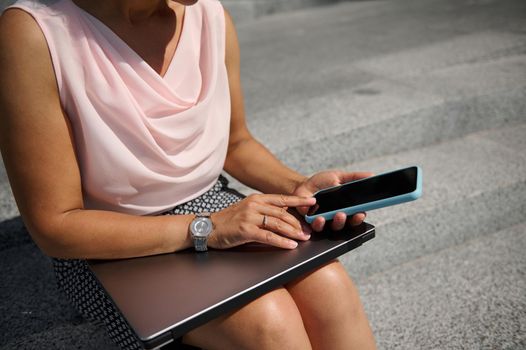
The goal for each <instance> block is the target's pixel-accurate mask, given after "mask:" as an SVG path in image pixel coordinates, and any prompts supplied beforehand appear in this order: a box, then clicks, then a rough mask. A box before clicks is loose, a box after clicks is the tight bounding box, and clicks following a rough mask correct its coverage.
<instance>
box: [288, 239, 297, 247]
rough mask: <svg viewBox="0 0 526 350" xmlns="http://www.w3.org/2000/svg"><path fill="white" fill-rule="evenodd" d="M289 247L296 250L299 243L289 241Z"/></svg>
mask: <svg viewBox="0 0 526 350" xmlns="http://www.w3.org/2000/svg"><path fill="white" fill-rule="evenodd" d="M288 246H289V248H292V249H294V248H296V247H297V246H298V242H296V241H289V242H288Z"/></svg>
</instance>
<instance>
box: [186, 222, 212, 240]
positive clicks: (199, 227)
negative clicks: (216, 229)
mask: <svg viewBox="0 0 526 350" xmlns="http://www.w3.org/2000/svg"><path fill="white" fill-rule="evenodd" d="M191 230H192V233H193V235H194V236H197V237H206V236H208V235H209V234H210V232H212V221H211V220H210V219H208V218H197V219H195V220H194V221H192V226H191Z"/></svg>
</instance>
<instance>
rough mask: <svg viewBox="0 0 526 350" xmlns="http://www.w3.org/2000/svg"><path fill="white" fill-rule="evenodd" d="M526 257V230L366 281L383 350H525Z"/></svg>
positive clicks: (367, 300)
mask: <svg viewBox="0 0 526 350" xmlns="http://www.w3.org/2000/svg"><path fill="white" fill-rule="evenodd" d="M371 243H372V244H374V243H373V242H371ZM525 249H526V225H525V224H521V225H518V226H514V227H511V228H507V229H505V230H503V231H499V232H495V233H493V234H491V235H488V236H486V237H483V238H479V239H475V240H471V241H467V242H465V243H463V244H460V245H458V246H455V247H451V248H448V249H446V250H442V251H440V252H437V253H435V254H431V255H427V256H425V257H422V258H420V259H415V260H413V261H411V262H408V263H406V264H403V265H398V266H395V267H393V268H391V269H389V270H386V271H384V272H382V273H380V274H375V275H372V276H370V277H369V278H367V279H366V280H364V281H362V283H360V284H359V289H360V292H361V295H362V299H363V302H364V305H365V308H366V310H367V313H368V315H369V317H370V320H371V324H372V326H373V329H374V332H375V334H376V338H377V341H378V345H379V348H380V349H514V350H519V349H525V348H526V299H525V296H524V291H525V290H526V274H525V272H526V255H525V254H524V251H525Z"/></svg>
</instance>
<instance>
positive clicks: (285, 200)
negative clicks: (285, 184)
mask: <svg viewBox="0 0 526 350" xmlns="http://www.w3.org/2000/svg"><path fill="white" fill-rule="evenodd" d="M262 198H263V200H264V202H265V203H268V204H272V205H275V206H277V207H302V206H303V207H310V206H312V205H314V203H316V198H314V197H298V196H285V195H282V194H267V195H263V196H262Z"/></svg>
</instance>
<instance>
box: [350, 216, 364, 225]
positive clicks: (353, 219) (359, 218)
mask: <svg viewBox="0 0 526 350" xmlns="http://www.w3.org/2000/svg"><path fill="white" fill-rule="evenodd" d="M366 216H367V215H366V214H365V213H357V214H354V215H353V216H352V217H351V218H350V224H351V225H352V226H358V225H360V224H361V223H362V222H363V221H364V220H365V217H366Z"/></svg>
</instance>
